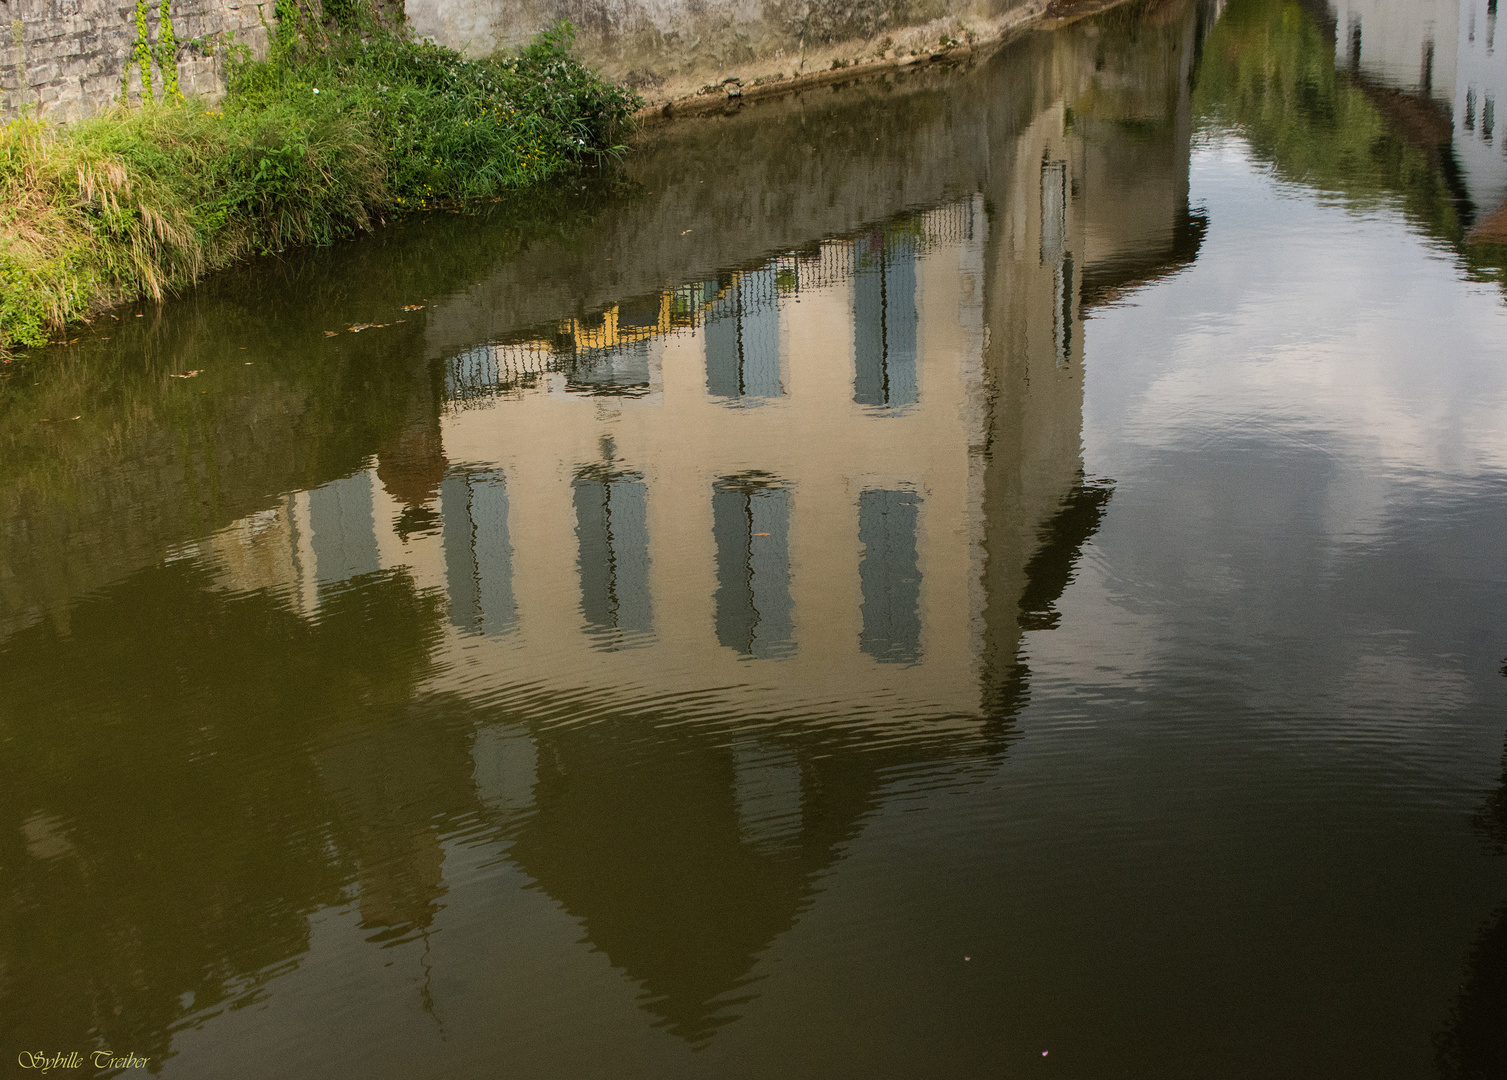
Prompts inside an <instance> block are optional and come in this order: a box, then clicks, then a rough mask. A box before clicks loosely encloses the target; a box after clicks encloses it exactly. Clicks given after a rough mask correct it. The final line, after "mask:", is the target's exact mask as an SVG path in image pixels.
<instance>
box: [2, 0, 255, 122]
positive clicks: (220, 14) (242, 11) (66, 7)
mask: <svg viewBox="0 0 1507 1080" xmlns="http://www.w3.org/2000/svg"><path fill="white" fill-rule="evenodd" d="M272 2H273V0H262V2H261V3H260V5H259V3H258V0H170V17H171V19H172V23H173V32H174V34H175V35H176V37H177V39H178V43H179V49H178V80H179V85H180V86H181V88H182V90H183V92H184V93H185V94H207V95H211V96H213V95H216V94H219V93H220V92H222V91H223V89H224V50H223V45H224V44H226V43H228V42H230V41H235V42H240V43H244V44H246V45H249V46H250V47H251V48H252V49H253V50H254V51H258V52H260V50H262V49H264V48H265V47H266V43H267V32H266V22H264V19H265V20H266V21H270V20H271V18H272ZM160 10H161V3H160V0H149V2H148V7H147V11H146V16H147V33H148V37H149V40H150V41H151V42H152V44H153V46H154V47H155V44H156V41H157V35H158V32H159V29H160V26H159V24H160V22H161V20H160V18H159V12H160ZM0 20H3V22H4V26H3V27H0V118H3V119H8V118H10V117H12V116H15V115H16V114H17V113H19V112H20V111H21V110H22V109H23V108H29V109H30V110H31V111H32V112H33V113H35V114H37V115H40V116H44V117H47V118H49V119H53V120H73V119H77V118H79V117H81V116H87V115H89V114H90V113H94V112H98V111H99V110H101V109H103V108H106V107H108V106H109V105H111V104H112V103H113V102H115V101H116V100H118V99H119V97H120V95H121V89H122V86H121V73H122V72H123V71H125V67H126V61H127V58H128V57H129V56H130V54H131V50H132V46H133V45H135V43H136V38H137V28H136V4H135V3H131V2H126V0H0ZM152 80H153V85H154V88H155V90H156V93H157V94H158V95H161V93H162V72H161V71H160V70H159V69H158V67H157V66H156V65H155V64H154V65H153V67H152ZM126 94H127V96H128V97H129V99H130V100H132V101H140V100H141V77H140V74H139V72H138V71H137V69H136V68H135V67H134V66H133V67H132V69H131V75H130V79H129V82H128V83H127V85H126Z"/></svg>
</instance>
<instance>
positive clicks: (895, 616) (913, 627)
mask: <svg viewBox="0 0 1507 1080" xmlns="http://www.w3.org/2000/svg"><path fill="white" fill-rule="evenodd" d="M920 505H921V497H920V496H919V495H917V494H916V493H915V492H913V491H865V492H863V493H862V494H860V495H859V496H858V542H859V543H860V544H861V545H862V546H863V557H862V560H861V561H860V562H859V564H858V577H859V583H860V586H861V590H862V594H863V630H862V631H861V636H860V639H859V646H860V648H862V649H863V651H864V652H866V653H868V654H869V655H870V656H872V657H873V658H874V659H875V660H878V661H879V662H880V663H881V664H913V663H915V662H916V661H917V660H919V659H920V657H921V612H920V599H921V569H920V566H919V560H918V557H917V553H916V518H917V513H918V511H919V508H920Z"/></svg>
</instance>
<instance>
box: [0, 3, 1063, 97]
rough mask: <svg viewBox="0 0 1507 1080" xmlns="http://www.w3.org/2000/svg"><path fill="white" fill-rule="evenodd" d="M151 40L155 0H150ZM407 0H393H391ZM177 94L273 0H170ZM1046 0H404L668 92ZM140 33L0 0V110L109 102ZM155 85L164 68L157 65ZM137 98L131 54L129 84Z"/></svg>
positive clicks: (868, 49)
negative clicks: (568, 38)
mask: <svg viewBox="0 0 1507 1080" xmlns="http://www.w3.org/2000/svg"><path fill="white" fill-rule="evenodd" d="M146 2H147V5H148V6H147V10H146V16H147V27H148V36H149V40H150V41H151V42H152V43H153V44H154V45H155V42H156V40H157V36H158V33H159V30H160V25H159V24H160V18H159V10H160V0H146ZM400 2H403V0H400ZM169 3H170V8H171V18H172V21H173V29H174V32H175V34H176V36H177V38H178V41H179V43H180V49H179V57H178V70H179V81H180V85H181V87H182V89H183V92H184V93H186V94H207V95H211V96H213V95H217V94H219V93H221V92H223V90H224V48H223V47H224V45H225V44H227V43H228V42H231V41H234V42H239V43H243V44H246V45H249V46H250V47H251V48H252V49H253V51H255V52H257V53H258V54H260V52H261V50H262V49H263V48H265V45H266V41H267V25H268V23H270V21H271V20H272V18H273V3H274V0H169ZM1043 6H1044V4H1043V0H406V2H404V9H405V14H406V15H407V18H408V20H409V22H410V23H411V24H412V26H413V28H414V30H415V31H416V32H417V33H418V34H419V35H420V36H422V37H427V38H431V39H433V40H435V41H437V42H439V43H440V44H442V45H447V46H450V47H451V48H455V49H459V50H460V51H462V52H464V53H466V54H468V55H473V56H477V55H484V54H487V53H490V52H493V51H495V50H497V49H508V48H514V47H516V46H519V45H521V44H523V43H525V42H527V41H528V40H529V39H530V38H531V37H533V36H534V35H535V34H537V33H538V32H539V31H540V30H543V29H546V28H547V27H549V26H551V25H553V24H554V23H555V22H556V21H558V20H560V19H567V20H569V21H570V22H571V23H572V24H574V25H575V26H576V28H577V32H578V38H577V44H578V47H579V48H580V50H581V52H582V53H583V54H584V55H585V56H586V58H587V59H588V60H589V61H590V62H591V63H592V64H594V65H596V66H597V67H599V68H600V69H601V70H602V71H603V73H604V74H606V75H608V76H609V77H613V78H617V79H620V80H623V81H625V82H627V83H628V84H629V85H631V86H634V87H635V88H638V89H642V90H644V91H646V92H648V93H649V95H650V96H651V97H654V96H656V94H655V92H656V91H661V92H663V91H669V92H671V93H672V94H673V93H678V92H684V91H685V90H686V89H687V88H688V87H691V88H694V86H695V85H699V80H701V79H703V78H707V77H710V76H712V75H718V76H720V75H721V74H722V73H735V74H742V75H745V76H749V77H751V76H752V75H753V74H758V73H768V74H773V73H775V72H776V70H778V71H779V72H780V73H782V74H795V73H797V72H798V71H805V72H811V71H819V70H824V69H826V68H827V67H829V66H831V65H832V64H833V62H834V61H835V62H837V63H839V64H841V63H846V62H847V60H848V59H852V58H856V57H857V56H860V55H869V54H872V53H875V52H882V51H884V50H886V49H892V50H898V51H899V52H900V53H906V52H911V51H914V52H918V53H920V52H930V51H931V50H933V49H935V48H937V47H939V46H940V45H942V44H945V42H946V41H947V39H949V38H952V39H957V40H968V39H969V38H971V37H979V38H983V39H988V38H992V37H996V36H998V33H999V32H1000V29H1001V27H1003V26H1007V25H1013V24H1016V23H1019V22H1021V21H1022V20H1023V19H1025V18H1029V17H1031V16H1033V15H1036V14H1039V13H1040V11H1041V9H1042V8H1043ZM136 38H137V28H136V5H135V3H134V2H129V0H0V119H6V118H9V117H12V116H15V115H16V114H17V113H19V112H20V111H21V110H22V109H23V108H30V109H31V110H32V111H33V112H34V113H36V114H38V115H42V116H46V117H49V118H51V119H54V120H71V119H76V118H78V117H81V116H86V115H89V114H90V113H94V112H98V111H99V110H101V109H103V108H106V107H108V106H109V105H111V104H112V103H114V102H115V101H117V100H118V99H119V97H120V95H121V93H122V82H121V73H122V72H123V71H124V70H125V68H126V63H127V60H128V58H129V57H130V55H131V51H132V46H133V45H134V44H135V42H136ZM152 74H153V81H154V86H155V89H156V91H157V93H158V94H159V95H160V94H161V91H162V77H161V72H160V70H158V69H157V67H156V65H153V73H152ZM125 93H126V96H127V98H128V99H129V100H131V101H139V100H140V95H141V80H140V77H139V74H138V72H137V71H136V69H135V68H134V67H133V68H132V70H131V73H130V78H129V80H128V82H127V84H126V86H125Z"/></svg>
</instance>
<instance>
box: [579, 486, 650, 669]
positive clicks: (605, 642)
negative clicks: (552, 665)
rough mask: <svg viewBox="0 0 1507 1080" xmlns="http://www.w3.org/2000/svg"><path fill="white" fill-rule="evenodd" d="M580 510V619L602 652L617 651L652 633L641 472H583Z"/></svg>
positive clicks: (645, 503)
mask: <svg viewBox="0 0 1507 1080" xmlns="http://www.w3.org/2000/svg"><path fill="white" fill-rule="evenodd" d="M572 489H573V497H574V501H575V508H576V538H577V540H578V542H579V544H580V549H579V551H580V554H579V556H578V561H577V565H578V567H579V569H580V574H581V614H582V615H583V616H584V617H585V620H586V628H587V632H588V633H590V634H593V635H594V636H596V637H597V638H598V647H599V648H602V649H608V650H611V649H617V648H624V647H627V646H630V645H632V644H634V643H635V641H634V639H635V638H637V637H642V636H644V635H647V634H648V633H649V632H650V628H651V618H652V615H651V608H650V603H649V521H648V499H647V490H646V488H645V487H644V482H643V478H642V477H640V476H639V475H638V474H637V473H611V472H607V471H604V470H603V469H602V468H601V467H600V466H591V467H588V468H585V469H582V470H581V471H580V472H579V473H578V474H577V475H576V479H575V481H574V483H573V484H572Z"/></svg>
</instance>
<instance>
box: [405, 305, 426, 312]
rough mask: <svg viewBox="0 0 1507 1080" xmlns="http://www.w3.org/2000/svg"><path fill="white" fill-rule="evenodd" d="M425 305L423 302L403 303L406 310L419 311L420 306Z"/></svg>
mask: <svg viewBox="0 0 1507 1080" xmlns="http://www.w3.org/2000/svg"><path fill="white" fill-rule="evenodd" d="M423 306H424V305H423V304H404V305H403V310H404V311H418V310H419V308H421V307H423Z"/></svg>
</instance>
